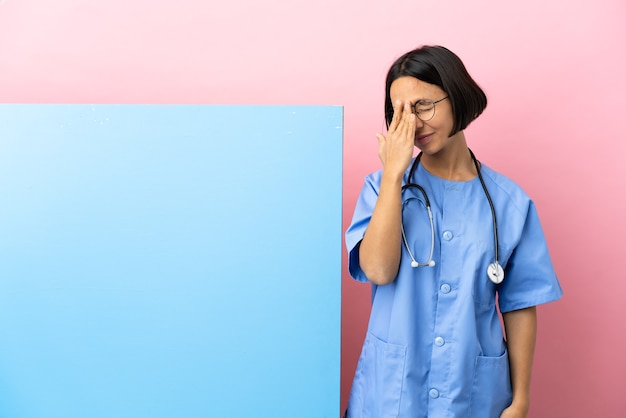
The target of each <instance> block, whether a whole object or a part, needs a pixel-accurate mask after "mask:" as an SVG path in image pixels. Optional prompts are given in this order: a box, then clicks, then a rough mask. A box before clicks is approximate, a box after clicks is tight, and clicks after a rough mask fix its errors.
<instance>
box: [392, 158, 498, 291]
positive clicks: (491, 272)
mask: <svg viewBox="0 0 626 418" xmlns="http://www.w3.org/2000/svg"><path fill="white" fill-rule="evenodd" d="M469 152H470V155H471V156H472V161H474V166H476V172H477V173H478V178H479V179H480V184H481V186H482V187H483V191H484V192H485V196H487V201H488V202H489V207H490V208H491V218H492V220H493V241H494V247H495V250H494V251H495V257H494V262H493V263H490V264H489V266H488V267H487V277H489V280H491V281H492V282H493V283H495V284H500V283H502V281H503V280H504V270H503V269H502V266H501V265H500V263H499V261H498V222H497V221H496V210H495V209H494V207H493V201H492V200H491V196H490V195H489V191H488V190H487V186H486V185H485V181H484V180H483V176H482V174H481V172H480V165H479V164H478V160H476V157H475V156H474V153H473V152H472V150H469ZM421 157H422V153H421V152H420V153H419V155H418V156H417V157H416V158H415V160H414V161H413V165H412V166H411V171H409V178H408V183H406V184H405V185H404V186H402V191H403V192H404V191H405V190H407V189H410V188H415V189H418V190H419V191H420V192H421V193H422V196H424V205H425V206H426V210H427V211H428V218H429V220H430V254H429V256H428V261H426V262H425V263H420V262H418V261H417V260H416V259H415V256H414V255H413V252H411V249H410V248H409V243H408V241H407V239H406V234H405V233H404V222H401V223H400V228H401V230H402V240H403V241H404V246H405V247H406V250H407V252H408V253H409V257H411V267H433V266H434V265H435V260H433V252H434V250H435V225H434V223H433V212H432V210H431V209H430V199H428V194H426V190H424V188H423V187H422V186H420V185H419V184H417V183H413V176H414V175H415V171H417V166H418V165H419V162H420V158H421Z"/></svg>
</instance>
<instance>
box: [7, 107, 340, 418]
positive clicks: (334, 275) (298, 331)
mask: <svg viewBox="0 0 626 418" xmlns="http://www.w3.org/2000/svg"><path fill="white" fill-rule="evenodd" d="M341 153H342V109H341V108H340V107H322V106H310V107H309V106H296V107H291V106H187V105H184V106H183V105H180V106H175V105H171V106H170V105H97V106H89V105H0V416H2V417H11V418H31V417H32V418H39V417H41V418H54V417H62V418H73V417H76V418H85V417H90V418H96V417H115V418H120V417H133V418H137V417H151V418H158V417H177V418H178V417H185V418H191V417H203V418H204V417H229V418H230V417H254V418H259V417H271V418H275V417H288V416H289V417H291V416H294V417H299V418H303V417H312V418H320V417H333V418H334V417H336V416H337V415H338V411H339V356H340V349H339V341H340V282H341V280H340V276H341V162H342V156H341Z"/></svg>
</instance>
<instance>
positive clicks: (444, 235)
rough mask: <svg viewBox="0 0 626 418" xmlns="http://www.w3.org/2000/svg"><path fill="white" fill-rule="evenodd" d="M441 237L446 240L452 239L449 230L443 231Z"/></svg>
mask: <svg viewBox="0 0 626 418" xmlns="http://www.w3.org/2000/svg"><path fill="white" fill-rule="evenodd" d="M443 239H445V240H446V241H450V240H451V239H452V232H450V231H445V232H444V233H443Z"/></svg>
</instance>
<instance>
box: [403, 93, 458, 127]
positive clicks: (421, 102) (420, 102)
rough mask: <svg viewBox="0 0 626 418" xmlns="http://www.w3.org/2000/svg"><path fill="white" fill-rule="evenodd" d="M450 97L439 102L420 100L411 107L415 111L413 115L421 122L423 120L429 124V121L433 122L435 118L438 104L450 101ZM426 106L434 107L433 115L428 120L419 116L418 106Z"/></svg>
mask: <svg viewBox="0 0 626 418" xmlns="http://www.w3.org/2000/svg"><path fill="white" fill-rule="evenodd" d="M449 97H450V96H446V97H444V98H443V99H439V100H435V101H432V100H430V99H423V100H418V101H417V102H415V104H414V105H413V106H411V110H412V111H413V113H414V114H415V116H416V117H417V118H418V119H419V120H421V121H422V122H428V121H430V120H432V119H433V118H434V117H435V111H436V110H437V106H436V104H437V103H439V102H443V101H444V100H446V99H448V98H449ZM424 104H432V105H433V114H432V116H431V117H429V118H428V119H424V118H421V117H420V115H419V112H418V111H417V106H418V105H421V106H423V105H424Z"/></svg>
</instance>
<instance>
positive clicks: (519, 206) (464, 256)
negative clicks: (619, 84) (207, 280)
mask: <svg viewBox="0 0 626 418" xmlns="http://www.w3.org/2000/svg"><path fill="white" fill-rule="evenodd" d="M486 105H487V99H486V96H485V94H484V93H483V91H482V90H481V89H480V87H478V85H477V84H476V83H475V82H474V80H472V78H471V77H470V76H469V74H468V73H467V71H466V69H465V66H464V65H463V63H462V62H461V60H460V59H459V58H458V57H457V56H456V55H455V54H454V53H452V52H451V51H449V50H448V49H446V48H443V47H440V46H426V47H422V48H418V49H416V50H413V51H410V52H408V53H406V54H405V55H403V56H402V57H400V58H399V59H398V60H397V61H396V62H395V63H394V64H393V65H392V66H391V69H390V70H389V73H388V74H387V81H386V97H385V115H386V121H387V125H388V130H387V134H386V135H382V134H378V135H377V138H378V144H379V147H378V154H379V157H380V160H381V162H382V165H383V168H382V170H380V171H378V172H375V173H373V174H370V175H369V176H367V178H366V179H365V185H364V187H363V189H362V191H361V194H360V196H359V199H358V202H357V206H356V209H355V212H354V217H353V220H352V224H351V226H350V227H349V229H348V230H347V232H346V245H347V248H348V251H349V270H350V274H351V275H352V276H353V277H354V278H355V279H356V280H358V281H363V282H369V283H372V284H373V286H372V287H373V302H372V310H371V316H370V321H369V326H368V331H367V335H366V338H365V342H364V344H363V350H362V352H361V356H360V358H359V362H358V366H357V370H356V374H355V377H354V381H353V385H352V390H351V393H350V401H349V404H348V410H347V414H346V415H347V417H348V418H361V417H367V418H385V417H407V418H408V417H411V418H419V417H437V418H441V417H459V418H460V417H462V418H468V417H478V418H492V417H493V418H496V417H501V418H517V417H526V416H527V413H528V408H529V392H530V377H531V369H532V361H533V352H534V347H535V336H536V326H537V325H536V315H537V314H536V308H535V306H536V305H539V304H542V303H547V302H550V301H554V300H557V299H559V298H560V297H561V294H562V291H561V288H560V286H559V283H558V280H557V277H556V275H555V273H554V270H553V267H552V263H551V261H550V256H549V254H548V249H547V246H546V241H545V238H544V234H543V231H542V229H541V225H540V223H539V218H538V215H537V211H536V209H535V206H534V204H533V202H532V201H531V200H530V199H529V197H528V196H527V195H526V194H525V193H524V191H523V190H522V189H521V188H520V187H519V186H517V185H516V184H515V183H514V182H512V181H511V180H509V179H508V178H506V177H504V176H503V175H501V174H498V173H496V172H495V171H493V170H491V169H490V168H489V167H487V166H486V165H484V164H481V163H480V162H479V161H478V160H477V159H476V157H475V156H474V154H473V153H472V151H471V150H470V149H469V148H468V145H467V142H466V140H465V134H464V132H463V130H464V129H465V128H466V127H467V126H468V125H469V123H471V122H472V121H473V120H474V119H476V118H477V117H478V116H479V115H480V114H481V113H482V111H483V110H484V109H485V107H486ZM414 147H417V148H418V149H419V151H420V153H419V155H418V156H417V157H416V158H413V151H414ZM496 295H497V299H496ZM496 302H497V303H496ZM498 308H499V309H500V312H501V313H502V316H503V319H504V325H505V333H506V340H505V338H504V335H503V330H502V327H501V325H500V319H499V315H498Z"/></svg>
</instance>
